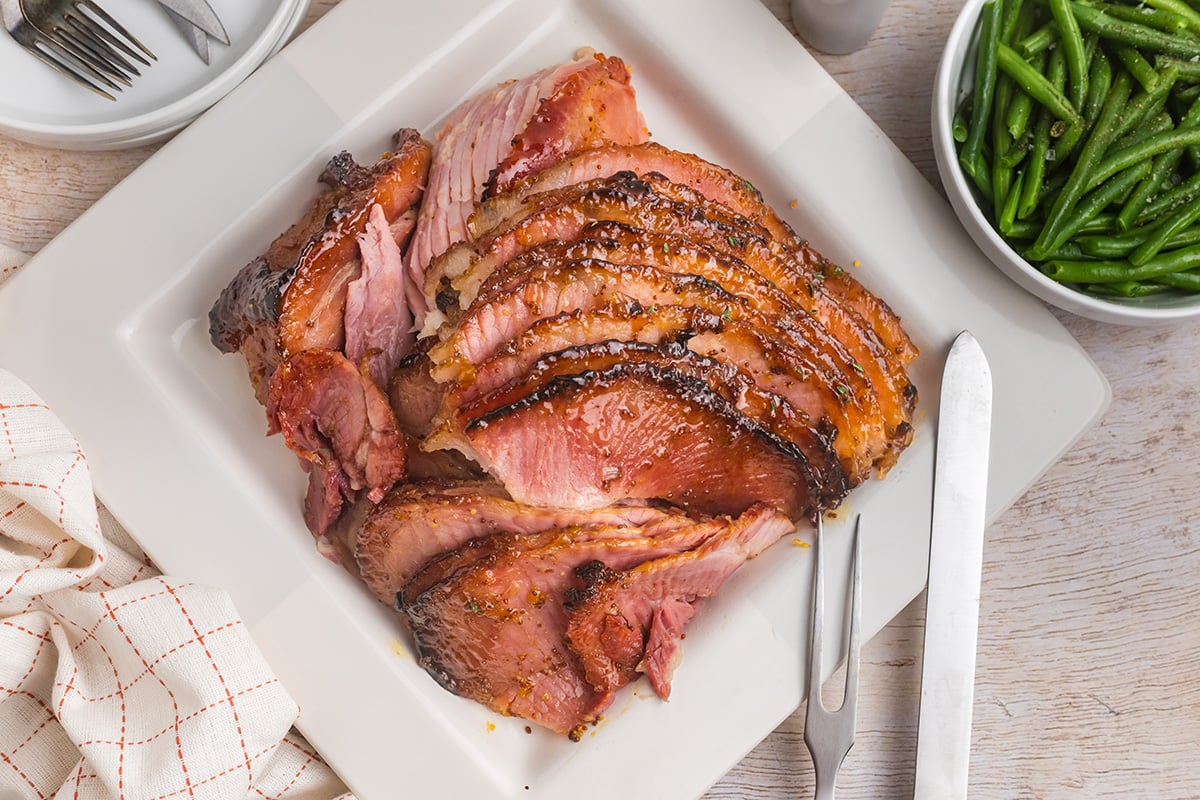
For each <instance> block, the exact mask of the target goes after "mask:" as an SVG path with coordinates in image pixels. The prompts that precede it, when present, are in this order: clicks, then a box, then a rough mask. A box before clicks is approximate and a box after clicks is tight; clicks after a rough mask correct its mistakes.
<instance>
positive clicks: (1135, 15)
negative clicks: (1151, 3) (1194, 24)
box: [1099, 3, 1188, 34]
mask: <svg viewBox="0 0 1200 800" xmlns="http://www.w3.org/2000/svg"><path fill="white" fill-rule="evenodd" d="M1099 8H1100V10H1101V11H1103V12H1104V13H1105V14H1108V15H1109V16H1111V17H1116V18H1117V19H1123V20H1125V21H1126V22H1136V23H1138V24H1139V25H1146V26H1148V27H1151V28H1157V29H1158V30H1160V31H1163V32H1164V33H1174V34H1182V33H1185V32H1186V31H1187V30H1188V20H1187V18H1186V17H1182V16H1180V15H1179V14H1176V13H1174V12H1173V11H1163V10H1162V9H1157V8H1145V7H1144V6H1119V5H1116V4H1113V3H1108V4H1106V5H1103V6H1099Z"/></svg>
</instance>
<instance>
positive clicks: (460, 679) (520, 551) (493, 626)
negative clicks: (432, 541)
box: [400, 516, 731, 739]
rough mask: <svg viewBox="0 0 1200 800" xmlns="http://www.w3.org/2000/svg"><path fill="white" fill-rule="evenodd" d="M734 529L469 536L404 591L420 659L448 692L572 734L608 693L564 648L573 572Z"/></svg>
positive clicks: (660, 553)
mask: <svg viewBox="0 0 1200 800" xmlns="http://www.w3.org/2000/svg"><path fill="white" fill-rule="evenodd" d="M730 526H731V522H730V520H728V519H724V518H721V519H715V520H709V521H692V520H689V519H687V518H686V517H675V516H672V517H668V518H666V519H662V520H656V521H652V522H650V523H648V524H646V525H644V526H635V525H587V526H580V527H574V528H568V529H562V530H551V531H545V532H542V533H536V534H521V533H506V534H496V535H493V536H487V537H483V538H479V539H474V540H472V541H470V542H469V543H467V544H466V545H464V546H462V547H460V548H458V549H456V550H453V551H450V552H448V553H446V554H445V555H443V556H441V557H440V558H437V559H435V560H434V561H432V562H430V563H429V564H428V565H426V566H425V567H424V568H423V569H422V570H421V571H420V572H419V573H418V574H417V575H416V576H415V577H414V578H413V579H412V580H411V581H409V583H408V585H406V586H405V588H404V590H403V591H402V592H401V595H400V607H401V609H402V610H403V611H404V612H405V613H406V615H407V618H408V619H409V621H410V623H411V625H412V629H413V635H414V638H415V639H416V643H417V649H418V653H419V657H420V660H421V663H422V665H423V666H425V668H426V669H427V670H429V672H430V673H431V674H432V675H433V676H434V677H435V678H437V680H438V681H439V682H440V683H441V684H442V685H443V686H445V687H446V688H447V689H449V690H450V691H452V692H454V693H456V694H460V695H462V696H464V697H469V698H472V699H474V700H477V701H478V702H481V703H484V704H485V705H487V706H488V707H489V708H491V709H493V710H494V711H497V712H499V713H502V714H509V715H514V716H520V717H524V718H526V719H530V720H533V721H534V722H537V723H538V724H540V725H543V726H545V727H548V728H550V729H551V730H555V731H558V732H560V733H571V734H572V737H573V738H576V739H577V738H579V734H580V733H581V731H582V726H584V725H585V724H587V723H589V722H594V721H595V720H596V719H597V718H598V717H599V715H600V713H602V712H603V711H604V710H605V709H606V708H607V707H608V706H609V705H610V704H611V702H612V699H613V693H612V692H611V691H603V692H597V691H595V690H594V689H593V687H592V686H591V685H590V684H589V683H588V681H587V680H586V679H585V677H584V673H583V670H582V668H581V665H580V664H579V661H578V660H577V658H576V656H575V654H574V653H573V652H572V651H571V649H570V648H569V647H568V646H567V642H566V637H565V634H566V628H567V610H566V607H565V605H564V600H565V598H566V596H567V592H568V590H569V589H572V588H579V587H580V583H579V580H578V578H577V577H576V575H575V570H576V569H577V568H578V567H580V566H582V565H583V564H586V563H589V562H591V561H594V560H597V559H603V560H604V562H605V563H606V564H611V565H612V566H613V568H614V569H627V568H632V567H635V566H637V565H638V564H642V563H645V562H647V561H653V560H655V559H658V558H662V557H664V556H669V555H671V554H674V553H680V552H687V551H689V550H691V549H694V548H696V547H698V546H701V545H702V543H703V542H705V541H708V540H709V539H711V538H713V537H715V536H719V535H720V534H721V533H722V532H723V531H725V530H727V529H729V528H730Z"/></svg>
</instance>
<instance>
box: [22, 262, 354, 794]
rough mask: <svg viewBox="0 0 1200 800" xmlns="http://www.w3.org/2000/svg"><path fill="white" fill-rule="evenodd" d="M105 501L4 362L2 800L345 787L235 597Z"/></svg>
mask: <svg viewBox="0 0 1200 800" xmlns="http://www.w3.org/2000/svg"><path fill="white" fill-rule="evenodd" d="M9 272H11V270H8V269H6V270H2V271H0V280H2V279H3V277H4V276H5V275H6V274H7V273H9ZM26 467H27V468H26ZM89 511H90V512H92V513H91V514H89V513H88V512H89ZM94 512H95V503H94V498H92V496H91V484H90V479H89V478H88V475H87V462H86V459H85V457H84V455H83V453H82V452H81V450H80V448H79V446H78V444H77V443H76V442H75V441H74V439H73V438H72V437H70V436H69V435H68V434H66V432H65V431H62V429H61V425H60V424H59V423H58V422H57V419H56V418H55V417H54V416H53V413H52V412H51V411H50V409H48V408H47V407H46V406H45V405H44V404H42V403H41V402H39V401H37V400H36V398H33V397H32V396H31V395H30V393H28V390H27V388H25V387H24V386H23V385H21V384H19V382H16V381H15V380H14V379H13V378H12V376H10V375H8V374H7V373H4V372H3V371H2V370H0V798H4V800H8V798H10V797H13V798H38V800H45V799H46V798H49V797H74V798H78V799H79V800H109V798H113V800H115V798H125V797H129V798H135V797H136V798H142V799H144V800H170V799H171V798H183V797H195V798H203V800H210V798H211V799H212V800H225V798H229V799H230V800H243V798H246V797H261V798H270V800H285V798H288V797H297V796H303V797H305V798H315V797H320V798H330V799H331V800H332V799H333V798H335V797H337V798H339V800H345V798H348V797H349V795H346V794H344V793H345V787H344V786H343V785H342V784H341V782H340V781H339V780H338V779H337V778H336V776H334V775H333V773H332V772H331V771H330V770H329V768H328V767H327V766H326V765H325V764H324V762H322V761H321V759H320V757H319V756H318V755H317V754H316V753H315V752H314V751H313V750H312V749H311V748H310V747H309V746H308V745H307V743H306V742H304V740H303V739H302V738H300V737H299V735H298V734H296V733H295V732H294V731H290V726H291V723H292V722H293V720H294V718H295V716H296V709H295V706H294V704H293V703H292V702H291V700H290V699H289V698H288V697H287V695H286V693H285V691H284V689H283V687H282V686H281V685H280V684H279V681H278V680H277V679H276V678H275V676H274V675H273V674H272V673H271V672H270V670H269V668H268V667H267V665H266V664H265V662H263V660H262V657H261V656H260V655H259V654H258V652H257V650H256V649H255V647H254V644H253V641H252V640H251V638H250V635H249V632H248V631H247V629H246V626H245V624H244V623H243V622H242V621H241V619H240V618H239V617H238V615H237V613H236V610H235V609H234V607H233V605H232V603H231V602H230V601H229V599H228V597H227V596H226V595H225V594H224V593H223V592H220V591H218V590H216V589H213V588H209V587H203V586H197V585H195V584H190V583H182V582H179V581H175V580H172V579H170V578H168V577H164V576H159V575H158V574H157V570H155V569H154V567H153V565H152V564H151V563H150V561H149V560H148V559H147V558H146V557H145V556H144V554H142V553H140V552H136V548H134V552H126V551H125V550H122V549H120V548H116V547H112V546H111V545H110V544H108V543H107V542H106V541H105V540H104V539H103V538H102V536H101V522H100V518H97V517H96V515H95V513H94ZM113 535H114V536H115V537H116V538H118V539H120V540H124V534H123V533H122V532H119V531H114V532H113Z"/></svg>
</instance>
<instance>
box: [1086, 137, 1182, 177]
mask: <svg viewBox="0 0 1200 800" xmlns="http://www.w3.org/2000/svg"><path fill="white" fill-rule="evenodd" d="M1191 145H1200V129H1196V128H1185V129H1184V130H1173V131H1167V132H1166V133H1160V134H1158V135H1157V136H1152V137H1150V138H1149V139H1146V140H1145V141H1143V142H1138V143H1137V144H1134V145H1131V146H1129V147H1126V148H1124V149H1122V150H1118V151H1116V152H1115V153H1112V154H1111V155H1109V156H1107V157H1106V158H1105V159H1104V160H1103V161H1101V162H1100V164H1098V165H1097V166H1096V169H1095V171H1094V172H1093V173H1092V174H1091V176H1090V177H1089V178H1088V179H1087V183H1086V185H1087V188H1089V189H1090V188H1092V187H1094V186H1097V185H1099V184H1100V183H1102V182H1103V181H1105V180H1108V179H1109V178H1111V177H1112V176H1113V175H1116V174H1117V173H1118V172H1120V171H1122V170H1124V169H1127V168H1128V167H1129V166H1131V165H1132V164H1136V163H1137V162H1139V161H1145V160H1147V159H1150V158H1153V157H1154V156H1156V155H1158V154H1159V153H1165V152H1166V151H1167V150H1173V149H1175V148H1176V147H1189V146H1191Z"/></svg>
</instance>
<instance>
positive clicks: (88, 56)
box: [54, 28, 142, 86]
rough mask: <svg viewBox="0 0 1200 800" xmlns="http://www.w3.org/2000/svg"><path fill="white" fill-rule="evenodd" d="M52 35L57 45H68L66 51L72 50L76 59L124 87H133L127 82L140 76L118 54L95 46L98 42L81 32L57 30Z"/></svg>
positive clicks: (64, 29)
mask: <svg viewBox="0 0 1200 800" xmlns="http://www.w3.org/2000/svg"><path fill="white" fill-rule="evenodd" d="M54 33H55V34H56V35H57V36H58V39H59V43H60V44H62V45H64V46H67V45H70V47H69V48H68V49H70V50H72V52H73V53H74V54H75V55H76V56H77V57H79V58H81V59H82V60H84V61H86V62H88V63H89V64H90V65H91V66H92V67H94V68H95V69H97V70H99V71H100V72H103V73H104V74H106V75H108V76H109V77H111V78H113V79H114V80H117V81H120V82H121V83H123V84H125V85H126V86H133V83H131V82H130V80H129V78H130V77H132V76H135V75H141V74H142V73H140V72H138V70H137V69H136V68H134V66H133V65H132V64H130V63H129V62H128V61H126V60H125V59H124V58H121V56H120V54H118V53H115V52H113V51H112V50H111V49H109V48H107V47H105V48H101V47H100V46H99V45H97V41H98V40H95V39H92V38H90V37H89V35H88V34H86V33H84V32H82V31H81V32H79V33H76V32H75V31H71V30H67V29H66V28H57V29H56V30H55V31H54ZM101 44H103V43H101Z"/></svg>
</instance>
